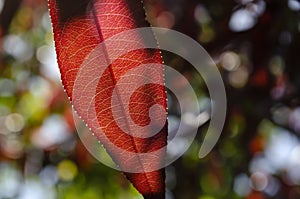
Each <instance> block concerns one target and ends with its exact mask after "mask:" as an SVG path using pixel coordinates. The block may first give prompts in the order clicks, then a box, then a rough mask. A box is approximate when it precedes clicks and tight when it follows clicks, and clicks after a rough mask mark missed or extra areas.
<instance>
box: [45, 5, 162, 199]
mask: <svg viewBox="0 0 300 199" xmlns="http://www.w3.org/2000/svg"><path fill="white" fill-rule="evenodd" d="M49 6H50V15H51V19H52V24H53V30H54V39H55V46H56V52H57V58H58V64H59V67H60V72H61V78H62V83H63V85H64V88H65V90H66V92H67V94H68V96H69V97H70V100H71V101H72V102H73V105H74V108H75V109H76V111H77V113H78V114H79V115H80V116H81V118H82V119H83V120H84V121H85V122H86V123H87V125H88V126H89V127H90V128H91V129H92V131H93V132H94V134H95V136H96V137H97V139H98V140H99V141H100V142H101V143H102V144H103V145H104V147H105V148H106V150H107V151H108V153H109V154H110V155H111V157H112V159H113V160H114V161H115V162H116V163H117V164H118V165H119V167H120V168H121V169H123V170H125V171H127V168H133V169H135V168H136V169H137V170H138V171H140V170H141V169H142V171H143V172H139V173H132V172H130V173H129V172H125V175H126V177H127V178H128V179H129V180H130V181H131V182H132V183H133V185H134V186H135V187H136V188H137V190H138V191H139V192H140V193H142V194H143V196H144V198H147V199H163V198H165V182H164V180H165V171H164V169H160V170H156V171H155V170H154V171H153V170H151V168H158V166H159V165H163V162H164V156H165V150H161V149H164V147H165V146H166V142H167V127H166V126H167V125H166V122H165V114H166V94H165V88H164V86H163V81H164V80H163V65H162V63H163V62H162V58H161V56H160V52H159V50H149V49H137V50H133V51H130V52H125V53H124V54H122V55H121V56H120V57H119V58H117V59H116V60H114V61H113V62H111V63H110V62H109V61H110V60H109V59H110V56H111V54H110V53H108V52H106V46H105V44H104V46H102V48H100V50H96V51H95V49H97V47H99V44H101V43H103V42H105V41H107V40H108V39H109V38H111V37H113V36H115V35H117V34H118V33H121V32H124V31H127V30H131V29H135V28H139V27H147V26H149V24H148V23H147V22H146V21H145V14H144V9H143V5H142V3H141V2H140V1H138V0H49ZM123 40H125V41H126V40H128V41H127V42H128V45H130V42H132V40H136V41H139V42H141V38H139V36H138V35H135V38H134V39H133V38H123ZM113 47H114V48H115V49H116V51H117V50H122V45H120V46H118V44H117V43H116V44H114V46H113ZM95 52H96V53H98V54H96V55H95V54H93V53H95ZM91 54H92V56H91ZM105 63H109V64H108V67H107V68H101V67H103V66H104V65H105ZM149 63H154V64H155V65H153V67H152V68H151V69H150V68H149V67H145V68H142V70H136V71H135V72H133V74H132V75H133V77H134V80H133V81H132V82H135V80H141V81H142V82H143V81H144V82H147V81H146V79H147V78H148V79H149V78H150V79H152V81H154V82H155V83H145V84H144V85H143V86H140V87H138V88H137V89H136V90H135V91H134V92H133V93H132V95H131V96H130V98H129V100H128V112H129V113H127V112H126V111H127V109H126V105H125V104H124V101H123V100H122V96H121V94H120V93H119V92H121V93H122V92H123V91H124V90H125V91H126V90H127V88H128V89H130V87H131V86H132V85H131V84H130V83H131V82H130V79H129V80H127V82H125V83H126V84H128V86H127V87H126V86H125V87H124V86H123V87H122V86H120V87H118V88H116V87H117V84H118V81H121V79H122V78H123V77H124V76H125V74H126V73H128V72H130V71H132V70H134V69H139V66H141V65H143V64H149ZM83 66H87V67H83ZM99 67H100V69H99ZM102 69H103V73H100V74H101V76H97V74H98V73H97V72H99V71H101V70H102ZM128 77H129V78H130V76H128ZM95 78H97V79H96V80H95ZM94 84H96V87H95V88H91V86H90V85H94ZM114 92H116V93H114ZM114 94H116V96H117V98H116V101H115V102H114V103H112V100H113V97H112V96H113V95H114ZM91 104H92V105H91ZM156 104H157V105H160V106H162V107H163V110H164V111H163V112H162V111H161V110H160V111H159V110H157V109H151V107H153V105H156ZM114 107H116V108H115V109H114ZM113 109H114V110H113ZM93 111H94V112H95V113H93ZM91 112H92V114H91ZM149 113H151V114H150V116H151V115H152V116H154V117H155V118H156V122H159V121H163V128H162V130H160V131H159V132H158V133H157V134H155V135H154V136H151V137H149V138H147V137H136V136H134V135H135V133H137V132H136V131H137V129H140V128H137V127H136V126H139V127H144V126H147V125H149V123H151V122H152V121H151V120H152V117H151V119H150V117H149ZM116 116H117V117H116ZM116 118H117V119H116ZM129 120H131V121H133V122H134V125H133V124H132V123H130V122H129ZM120 126H122V127H120ZM124 129H125V131H126V132H124ZM138 133H140V134H141V135H145V136H147V135H148V134H149V133H150V132H147V131H146V130H145V132H138ZM120 150H121V152H120ZM155 151H160V152H159V153H158V154H156V155H154V156H153V157H152V156H151V158H150V159H148V160H147V161H146V162H145V161H144V160H142V159H141V158H140V156H139V154H147V153H151V152H155ZM128 154H136V155H133V156H132V155H128ZM159 168H162V167H159Z"/></svg>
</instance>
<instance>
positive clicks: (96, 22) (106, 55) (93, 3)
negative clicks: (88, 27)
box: [92, 0, 153, 191]
mask: <svg viewBox="0 0 300 199" xmlns="http://www.w3.org/2000/svg"><path fill="white" fill-rule="evenodd" d="M95 3H96V2H95V0H92V12H93V18H94V21H95V25H96V28H97V32H98V35H99V38H100V42H104V37H103V34H102V30H101V26H100V23H99V20H98V17H97V11H96V8H95ZM102 48H103V52H104V53H105V59H106V62H107V64H109V72H110V75H111V79H112V81H113V84H114V85H115V86H116V84H117V82H116V78H115V75H114V72H113V69H112V66H111V64H110V62H111V61H110V58H109V55H108V53H107V49H106V46H105V45H102ZM115 89H116V94H117V97H118V101H119V103H120V106H121V109H122V113H123V115H124V116H126V114H125V109H124V107H123V105H122V103H121V99H120V95H119V93H120V92H119V91H118V88H117V86H116V88H115ZM125 122H126V126H127V127H128V130H129V131H130V127H129V124H128V121H127V119H126V118H125ZM130 132H131V131H130ZM132 145H133V147H134V150H135V151H136V153H139V152H138V150H137V146H136V143H135V141H134V138H133V137H132ZM137 158H138V161H139V163H140V165H141V167H142V168H143V164H142V162H141V160H140V158H139V157H137ZM143 174H144V176H145V178H146V179H147V183H148V187H150V189H151V191H153V190H152V187H151V186H150V183H149V178H148V176H147V174H146V173H145V172H144V173H143Z"/></svg>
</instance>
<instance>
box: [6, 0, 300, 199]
mask: <svg viewBox="0 0 300 199" xmlns="http://www.w3.org/2000/svg"><path fill="white" fill-rule="evenodd" d="M146 10H147V13H148V14H147V15H148V19H149V21H150V22H151V24H152V25H153V26H160V27H166V28H172V29H174V30H178V31H180V32H183V33H185V34H187V35H189V36H190V37H192V38H193V39H195V40H197V41H198V42H199V43H200V44H201V45H202V46H203V47H204V48H205V49H206V50H207V51H208V52H209V54H210V55H211V57H212V58H213V59H214V61H215V63H216V64H217V66H218V68H219V70H220V72H221V74H222V77H223V80H224V83H225V86H226V90H227V98H228V113H227V120H226V124H225V128H224V130H223V132H222V135H221V139H220V140H219V142H218V144H217V146H216V147H215V148H214V150H213V151H212V152H211V153H210V154H209V155H208V156H207V157H205V158H204V159H199V158H198V152H199V149H200V146H201V142H202V140H203V135H205V129H206V128H207V124H208V121H206V122H205V123H204V125H203V126H202V127H201V128H200V129H199V133H198V135H197V139H195V141H194V142H193V144H192V146H191V147H190V149H189V150H188V151H187V152H186V153H185V155H184V156H183V157H181V158H180V159H179V160H177V161H176V162H175V163H173V164H172V165H171V166H169V167H168V168H167V186H168V193H167V194H168V199H228V198H230V199H269V198H274V199H299V198H300V187H299V185H300V139H299V138H300V92H299V88H300V59H299V54H300V34H299V33H300V20H299V17H300V12H299V11H300V2H299V1H297V0H235V1H233V0H224V1H219V0H147V1H146ZM0 11H1V12H0V13H1V14H0V42H1V47H0V199H15V198H17V199H41V198H44V199H56V198H61V199H79V198H80V199H115V198H117V199H127V198H130V199H134V198H136V199H141V196H140V195H139V194H138V193H137V192H136V191H135V190H134V188H133V187H132V186H131V185H130V184H129V183H128V182H127V180H126V179H125V178H124V176H123V175H122V174H121V173H120V172H118V171H114V170H112V169H110V168H108V167H106V166H104V165H102V164H101V163H99V162H98V161H97V160H95V159H94V158H93V157H92V156H91V155H89V153H88V152H87V150H86V149H85V147H84V146H83V144H82V142H81V141H80V140H79V138H78V135H77V133H76V129H75V125H74V121H73V116H72V110H71V106H70V103H69V102H68V98H67V96H66V94H65V93H64V91H63V88H62V86H61V82H60V75H59V72H58V66H57V63H56V56H55V51H54V47H53V35H52V29H51V23H50V19H49V15H48V7H47V1H46V0H0ZM163 55H164V59H165V61H166V63H167V65H170V66H172V67H174V68H176V69H177V70H179V71H180V72H181V73H182V74H184V75H185V76H186V77H187V78H188V79H189V80H190V82H191V83H192V84H193V86H194V88H197V94H198V97H199V102H200V106H201V108H202V109H201V110H202V111H203V113H205V112H209V95H208V93H207V89H206V87H205V84H204V82H203V80H202V79H201V77H200V76H199V75H198V74H195V71H194V70H193V68H192V67H191V66H190V65H189V64H188V63H186V62H185V61H184V60H183V59H181V58H180V57H178V56H176V55H173V54H170V53H168V52H163ZM172 98H173V97H172V96H171V95H169V99H170V100H169V107H170V109H169V112H170V113H169V119H170V128H171V129H174V128H175V129H176V125H178V121H179V119H178V118H179V115H178V106H176V100H175V99H174V100H172Z"/></svg>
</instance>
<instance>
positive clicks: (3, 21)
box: [0, 0, 22, 37]
mask: <svg viewBox="0 0 300 199" xmlns="http://www.w3.org/2000/svg"><path fill="white" fill-rule="evenodd" d="M21 2H22V0H5V3H4V6H3V10H2V12H1V14H0V36H1V37H2V36H3V35H6V34H7V31H8V29H9V26H10V24H11V21H12V19H13V18H14V16H15V14H16V12H17V11H18V9H19V7H20V5H21Z"/></svg>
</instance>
